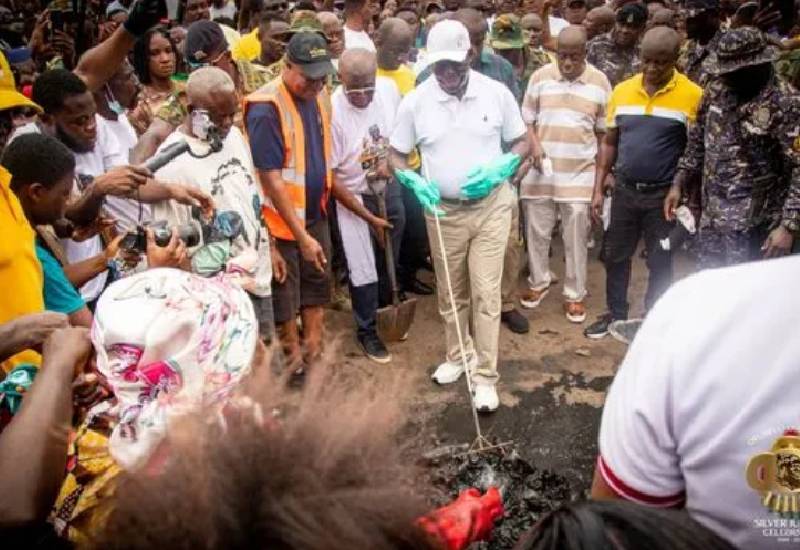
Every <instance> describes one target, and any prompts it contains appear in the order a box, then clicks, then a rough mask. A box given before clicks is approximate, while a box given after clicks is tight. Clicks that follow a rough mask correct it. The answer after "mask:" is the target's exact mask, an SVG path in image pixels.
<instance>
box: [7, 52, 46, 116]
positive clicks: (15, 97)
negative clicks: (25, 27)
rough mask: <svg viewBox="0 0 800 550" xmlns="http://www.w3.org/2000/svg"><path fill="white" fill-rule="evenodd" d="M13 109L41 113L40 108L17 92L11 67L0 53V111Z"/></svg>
mask: <svg viewBox="0 0 800 550" xmlns="http://www.w3.org/2000/svg"><path fill="white" fill-rule="evenodd" d="M14 107H31V108H32V109H36V111H38V112H39V113H41V112H43V111H42V108H41V107H39V106H38V105H37V104H36V103H34V102H33V101H31V100H30V99H28V98H27V97H25V96H24V95H22V94H21V93H19V92H18V91H17V87H16V85H15V84H14V73H12V72H11V66H10V65H9V64H8V60H7V59H6V56H5V55H3V53H2V52H0V111H2V110H4V109H13V108H14Z"/></svg>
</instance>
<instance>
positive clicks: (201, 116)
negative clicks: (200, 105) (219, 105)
mask: <svg viewBox="0 0 800 550" xmlns="http://www.w3.org/2000/svg"><path fill="white" fill-rule="evenodd" d="M191 117H192V133H193V134H194V135H195V136H196V137H197V138H199V139H201V140H203V141H209V137H210V135H211V133H212V132H213V131H214V130H216V128H215V126H214V123H213V122H211V117H210V116H209V114H208V111H206V110H205V109H194V110H193V111H192V114H191Z"/></svg>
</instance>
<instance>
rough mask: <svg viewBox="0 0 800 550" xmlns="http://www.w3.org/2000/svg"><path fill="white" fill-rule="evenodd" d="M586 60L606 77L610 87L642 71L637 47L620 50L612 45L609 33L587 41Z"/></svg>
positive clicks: (612, 40) (612, 41)
mask: <svg viewBox="0 0 800 550" xmlns="http://www.w3.org/2000/svg"><path fill="white" fill-rule="evenodd" d="M586 60H587V61H588V62H589V63H591V64H592V65H594V67H595V68H597V69H599V70H600V72H602V73H603V74H604V75H606V77H607V78H608V81H609V82H610V83H611V86H612V87H613V86H616V85H617V84H619V83H620V82H622V81H623V80H627V79H628V78H630V77H632V76H633V75H635V74H637V73H639V72H641V70H642V63H641V61H640V60H639V46H638V45H637V46H636V47H634V48H629V49H627V50H625V49H622V48H620V47H619V46H617V45H616V44H615V43H614V39H613V38H611V33H606V34H601V35H600V36H595V37H594V38H592V39H591V40H589V43H588V44H587V53H586Z"/></svg>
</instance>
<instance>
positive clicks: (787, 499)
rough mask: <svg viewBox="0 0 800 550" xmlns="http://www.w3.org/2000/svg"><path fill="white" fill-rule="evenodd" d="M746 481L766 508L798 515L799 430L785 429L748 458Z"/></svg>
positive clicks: (792, 516) (799, 495)
mask: <svg viewBox="0 0 800 550" xmlns="http://www.w3.org/2000/svg"><path fill="white" fill-rule="evenodd" d="M747 483H748V485H750V487H751V488H753V489H754V490H756V491H757V492H758V493H759V494H760V495H761V503H762V504H763V505H764V506H765V507H766V508H768V509H770V510H772V511H773V512H775V513H778V514H781V515H782V516H784V517H791V518H800V432H799V431H798V430H794V429H789V430H786V431H785V432H784V433H783V435H782V436H781V437H779V438H778V439H776V440H775V442H774V443H773V444H772V449H771V450H770V452H766V453H759V454H757V455H755V456H754V457H753V458H751V459H750V462H749V463H748V464H747Z"/></svg>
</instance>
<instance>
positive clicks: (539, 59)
mask: <svg viewBox="0 0 800 550" xmlns="http://www.w3.org/2000/svg"><path fill="white" fill-rule="evenodd" d="M550 63H553V60H552V59H551V58H550V56H549V55H547V52H546V51H544V49H543V48H531V47H530V46H528V47H526V48H525V70H524V71H523V72H522V86H520V88H521V89H522V92H523V93H525V89H526V88H527V87H528V81H529V80H530V79H531V75H532V74H533V73H535V72H536V71H538V70H539V69H541V68H542V67H544V66H545V65H549V64H550Z"/></svg>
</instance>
